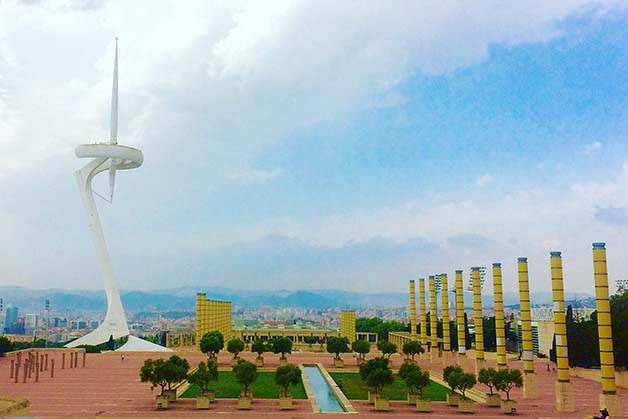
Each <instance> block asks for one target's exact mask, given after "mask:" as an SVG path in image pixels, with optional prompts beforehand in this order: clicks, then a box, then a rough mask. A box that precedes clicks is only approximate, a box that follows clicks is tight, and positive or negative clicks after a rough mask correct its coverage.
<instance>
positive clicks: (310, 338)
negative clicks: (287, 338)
mask: <svg viewBox="0 0 628 419" xmlns="http://www.w3.org/2000/svg"><path fill="white" fill-rule="evenodd" d="M318 340H319V339H318V337H316V336H306V337H305V339H303V342H305V343H307V345H308V346H309V347H310V349H312V345H314V344H316V343H318Z"/></svg>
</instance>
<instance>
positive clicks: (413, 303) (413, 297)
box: [409, 279, 417, 340]
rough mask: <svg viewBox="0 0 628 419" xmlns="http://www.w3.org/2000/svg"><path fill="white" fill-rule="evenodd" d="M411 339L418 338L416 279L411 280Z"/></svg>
mask: <svg viewBox="0 0 628 419" xmlns="http://www.w3.org/2000/svg"><path fill="white" fill-rule="evenodd" d="M409 311H410V339H412V340H417V333H416V290H415V288H414V279H411V280H410V310H409Z"/></svg>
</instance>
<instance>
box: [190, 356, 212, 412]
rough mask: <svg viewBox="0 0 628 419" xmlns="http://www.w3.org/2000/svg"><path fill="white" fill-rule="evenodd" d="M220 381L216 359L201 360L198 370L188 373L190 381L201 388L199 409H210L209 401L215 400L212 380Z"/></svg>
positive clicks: (197, 406) (197, 405) (197, 399)
mask: <svg viewBox="0 0 628 419" xmlns="http://www.w3.org/2000/svg"><path fill="white" fill-rule="evenodd" d="M212 381H218V364H216V361H214V360H211V361H208V362H207V364H205V363H204V362H201V363H200V364H198V368H197V369H196V371H194V372H192V373H191V374H189V375H188V382H189V383H190V384H192V385H195V386H197V387H198V388H200V389H201V395H200V396H199V397H197V398H196V408H197V409H209V403H210V402H211V401H212V400H214V397H215V394H214V391H213V390H211V389H210V387H211V382H212Z"/></svg>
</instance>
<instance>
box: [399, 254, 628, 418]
mask: <svg viewBox="0 0 628 419" xmlns="http://www.w3.org/2000/svg"><path fill="white" fill-rule="evenodd" d="M550 268H551V282H552V299H553V303H554V308H553V313H554V328H555V339H556V365H557V370H558V374H557V380H556V383H555V392H556V409H557V410H558V411H564V412H573V411H575V406H574V400H573V391H572V388H571V381H570V375H569V357H568V352H567V347H568V345H567V328H566V319H565V295H564V294H565V293H564V284H563V266H562V256H561V252H556V251H554V252H550ZM593 271H594V279H595V298H596V306H597V312H598V317H597V318H598V334H599V349H600V364H601V365H600V367H601V368H600V371H601V374H600V375H601V385H602V393H601V394H600V408H606V409H608V411H609V413H610V414H611V415H613V414H618V413H619V412H620V410H619V400H618V398H617V394H616V387H615V367H614V358H613V338H612V331H611V314H610V302H609V291H608V273H607V265H606V246H605V244H604V243H593ZM517 274H518V282H519V310H520V318H521V335H522V336H521V347H522V358H523V372H524V388H523V393H524V397H525V398H528V399H534V398H537V397H538V383H537V377H536V374H535V373H534V352H533V344H532V318H531V312H530V287H529V275H528V260H527V258H525V257H520V258H518V259H517ZM492 276H493V294H494V312H495V332H496V344H497V345H496V346H497V367H498V368H506V367H507V360H506V336H505V327H504V326H505V325H504V300H503V285H502V268H501V264H500V263H494V264H493V267H492ZM437 278H439V279H440V284H441V312H442V318H443V354H445V355H444V357H443V361H444V362H446V361H447V356H448V355H447V354H448V352H449V351H451V342H450V330H449V297H448V291H449V290H448V283H447V275H446V274H441V275H438V276H437V277H435V276H429V279H428V281H429V284H428V285H429V293H430V335H431V336H430V346H431V351H430V353H431V356H430V358H431V359H432V360H436V359H437V357H438V351H437V348H438V338H437V333H436V331H437V322H438V314H437V302H436V279H437ZM471 285H472V289H473V321H474V324H475V369H476V372H477V371H479V370H480V369H481V368H483V366H484V363H485V360H484V330H483V316H482V283H481V271H480V268H479V267H473V268H471ZM455 292H456V301H455V303H456V304H455V305H456V324H457V336H458V361H459V362H461V361H462V360H463V359H465V357H466V341H465V340H466V339H465V325H464V294H463V277H462V271H461V270H457V271H456V276H455ZM410 293H411V296H410V323H411V325H412V330H413V333H414V335H413V337H414V338H416V307H415V296H414V294H415V289H414V281H411V282H410ZM419 320H420V326H421V333H420V342H421V344H422V345H426V344H427V336H426V334H427V333H426V329H427V321H426V313H425V280H424V279H423V278H421V279H419Z"/></svg>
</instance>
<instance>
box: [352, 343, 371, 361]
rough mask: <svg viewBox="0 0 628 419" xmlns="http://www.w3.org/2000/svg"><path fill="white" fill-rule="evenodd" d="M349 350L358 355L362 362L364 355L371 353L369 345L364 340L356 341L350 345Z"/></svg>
mask: <svg viewBox="0 0 628 419" xmlns="http://www.w3.org/2000/svg"><path fill="white" fill-rule="evenodd" d="M351 349H352V350H353V352H355V353H356V354H358V358H359V359H360V360H362V361H364V358H366V354H368V353H369V352H371V344H370V343H368V342H367V341H365V340H361V339H358V340H356V341H354V342H353V343H352V344H351Z"/></svg>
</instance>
